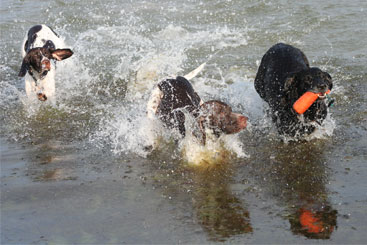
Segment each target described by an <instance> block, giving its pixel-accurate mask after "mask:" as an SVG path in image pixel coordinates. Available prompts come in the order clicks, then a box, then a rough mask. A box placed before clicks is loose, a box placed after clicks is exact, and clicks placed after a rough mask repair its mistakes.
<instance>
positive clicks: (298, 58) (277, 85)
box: [255, 43, 333, 137]
mask: <svg viewBox="0 0 367 245" xmlns="http://www.w3.org/2000/svg"><path fill="white" fill-rule="evenodd" d="M332 87H333V83H332V80H331V76H330V75H329V74H328V73H327V72H323V71H321V70H320V69H319V68H316V67H310V65H309V62H308V60H307V58H306V56H305V54H304V53H303V52H302V51H301V50H299V49H297V48H295V47H292V46H291V45H287V44H283V43H278V44H276V45H274V46H273V47H271V48H270V49H269V50H268V51H267V52H266V53H265V55H264V56H263V58H262V60H261V64H260V67H259V70H258V71H257V74H256V78H255V89H256V91H257V92H258V94H259V95H260V97H261V98H262V99H264V100H265V101H266V102H267V103H268V104H269V106H270V110H271V114H272V119H273V122H274V123H275V124H276V126H277V128H278V131H279V133H280V134H283V135H288V136H292V137H297V136H304V135H308V134H311V133H312V132H313V131H314V130H315V128H316V125H315V124H314V122H316V123H317V124H319V125H321V123H322V122H323V121H324V119H325V118H326V115H327V111H328V106H327V105H326V102H325V97H326V96H325V93H326V92H327V91H328V90H331V89H332ZM307 91H311V92H314V93H319V94H321V96H320V97H319V98H318V99H317V100H316V101H315V102H314V103H313V104H312V105H311V107H310V108H308V110H307V111H306V112H305V113H304V114H303V116H302V115H299V114H297V113H296V112H295V111H294V110H293V108H292V106H293V104H294V102H296V101H297V100H298V99H299V98H300V97H301V96H302V95H303V94H304V93H305V92H307Z"/></svg>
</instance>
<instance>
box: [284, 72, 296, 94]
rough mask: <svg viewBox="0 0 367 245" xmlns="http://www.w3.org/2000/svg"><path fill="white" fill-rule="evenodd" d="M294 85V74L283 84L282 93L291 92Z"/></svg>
mask: <svg viewBox="0 0 367 245" xmlns="http://www.w3.org/2000/svg"><path fill="white" fill-rule="evenodd" d="M295 84H296V74H292V75H290V76H288V77H287V78H286V79H285V82H284V92H286V93H287V92H289V91H291V90H292V88H294V86H295Z"/></svg>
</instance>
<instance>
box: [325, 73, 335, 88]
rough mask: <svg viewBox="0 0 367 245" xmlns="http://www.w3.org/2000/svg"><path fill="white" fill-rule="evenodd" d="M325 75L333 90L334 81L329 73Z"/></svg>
mask: <svg viewBox="0 0 367 245" xmlns="http://www.w3.org/2000/svg"><path fill="white" fill-rule="evenodd" d="M324 74H325V76H326V80H327V83H328V85H329V89H330V90H332V89H333V79H332V78H331V76H330V74H329V73H327V72H324Z"/></svg>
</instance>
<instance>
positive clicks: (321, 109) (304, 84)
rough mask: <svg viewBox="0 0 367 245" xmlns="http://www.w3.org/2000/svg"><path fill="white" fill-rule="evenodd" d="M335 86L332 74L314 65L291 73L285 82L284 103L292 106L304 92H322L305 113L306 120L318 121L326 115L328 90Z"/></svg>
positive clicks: (289, 106)
mask: <svg viewBox="0 0 367 245" xmlns="http://www.w3.org/2000/svg"><path fill="white" fill-rule="evenodd" d="M332 88H333V82H332V79H331V76H330V75H329V74H328V73H327V72H324V71H321V70H320V69H319V68H316V67H312V68H310V69H307V70H302V71H300V72H297V73H294V74H291V75H289V76H288V77H287V79H286V81H285V84H284V94H285V96H284V97H283V100H282V103H283V105H285V106H287V107H288V108H291V107H292V105H293V104H294V102H296V101H297V100H298V99H299V98H300V97H301V96H302V95H303V94H304V93H306V92H308V91H309V92H313V93H318V94H320V96H319V98H318V99H317V100H316V101H315V102H314V103H313V104H312V106H311V107H309V109H308V110H307V111H306V112H305V113H304V118H305V119H306V121H315V120H316V121H317V120H318V119H321V118H322V119H324V118H325V117H326V113H327V112H326V111H327V106H326V103H325V98H326V92H327V91H329V90H331V89H332Z"/></svg>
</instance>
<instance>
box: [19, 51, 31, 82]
mask: <svg viewBox="0 0 367 245" xmlns="http://www.w3.org/2000/svg"><path fill="white" fill-rule="evenodd" d="M28 69H29V57H28V55H26V57H24V58H23V61H22V65H21V67H20V71H19V73H18V76H20V77H24V76H25V74H26V73H27V71H28Z"/></svg>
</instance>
